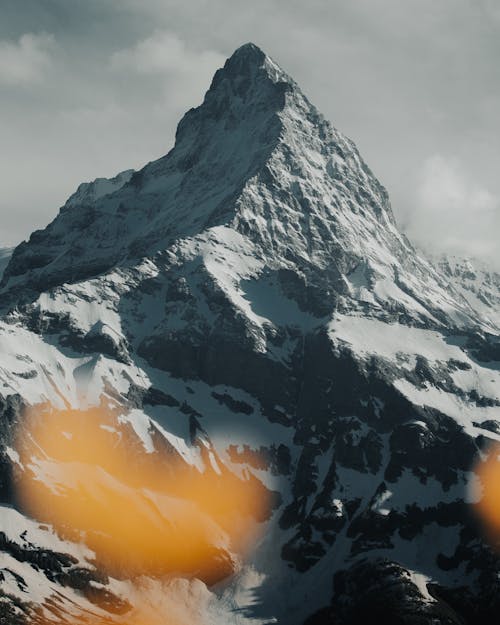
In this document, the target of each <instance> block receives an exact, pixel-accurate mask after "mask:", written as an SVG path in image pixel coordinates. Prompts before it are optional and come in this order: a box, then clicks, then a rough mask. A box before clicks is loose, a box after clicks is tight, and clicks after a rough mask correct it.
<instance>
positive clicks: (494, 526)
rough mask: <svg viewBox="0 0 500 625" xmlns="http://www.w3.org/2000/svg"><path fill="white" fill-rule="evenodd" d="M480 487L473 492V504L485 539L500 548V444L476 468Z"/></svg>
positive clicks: (494, 445) (496, 444) (494, 446)
mask: <svg viewBox="0 0 500 625" xmlns="http://www.w3.org/2000/svg"><path fill="white" fill-rule="evenodd" d="M474 472H475V473H476V475H477V476H478V478H479V485H478V486H476V487H475V488H474V490H473V493H472V495H473V498H474V500H475V501H476V503H474V504H473V506H474V508H475V510H476V511H477V513H478V515H479V518H480V520H481V522H482V524H483V527H484V531H485V537H486V539H487V540H488V542H489V543H490V544H491V545H492V546H493V547H496V548H497V549H498V548H500V443H495V444H493V445H492V446H491V447H490V449H489V450H488V452H487V455H486V457H485V459H483V460H480V461H479V462H478V463H477V465H476V466H475V468H474Z"/></svg>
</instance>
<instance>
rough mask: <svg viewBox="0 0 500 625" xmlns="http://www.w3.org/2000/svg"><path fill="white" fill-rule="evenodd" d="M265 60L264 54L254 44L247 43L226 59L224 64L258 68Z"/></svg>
mask: <svg viewBox="0 0 500 625" xmlns="http://www.w3.org/2000/svg"><path fill="white" fill-rule="evenodd" d="M265 59H266V54H265V52H263V51H262V50H261V49H260V48H259V46H256V45H255V44H254V43H252V42H248V43H244V44H243V45H242V46H240V47H239V48H237V49H236V50H235V51H234V52H233V54H232V55H231V56H230V57H229V58H228V59H227V61H226V64H232V65H235V64H244V65H245V66H247V67H248V66H256V67H260V66H261V65H262V63H263V62H264V60H265Z"/></svg>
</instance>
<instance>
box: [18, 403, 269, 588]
mask: <svg viewBox="0 0 500 625" xmlns="http://www.w3.org/2000/svg"><path fill="white" fill-rule="evenodd" d="M163 443H164V444H163V446H160V445H157V447H158V448H159V451H155V452H153V453H147V452H146V451H145V449H144V448H143V446H142V443H141V441H140V440H139V439H138V437H137V436H136V435H135V433H134V432H133V430H132V428H131V426H130V425H124V424H123V423H119V421H118V419H117V417H116V415H113V414H112V413H110V412H109V411H106V410H105V409H103V408H102V407H100V408H92V409H89V410H85V411H80V410H55V409H52V408H48V409H44V410H37V411H36V410H31V411H30V412H29V413H28V414H27V415H26V418H25V419H23V423H22V426H21V427H20V429H19V431H18V433H17V436H16V441H15V447H16V450H17V452H18V454H19V459H20V465H21V467H23V469H20V470H18V472H17V475H16V483H17V494H18V498H19V502H20V505H21V507H22V509H23V510H24V511H26V512H27V513H28V514H29V515H30V516H32V517H33V518H36V519H37V520H39V521H41V522H45V523H50V524H51V525H53V526H54V528H55V529H56V531H57V532H58V533H59V534H60V535H61V536H62V537H65V538H69V539H72V540H76V541H83V542H84V543H85V544H86V545H87V546H88V547H89V548H90V549H91V550H92V551H94V552H95V554H96V561H97V564H98V565H99V566H100V568H102V569H104V570H105V571H106V572H107V573H109V574H111V575H112V576H114V577H118V578H120V577H121V578H125V577H127V578H133V577H134V576H141V575H147V576H151V577H155V576H156V577H161V576H164V575H174V574H179V575H181V576H186V577H193V578H195V577H196V578H199V579H202V580H203V581H205V582H206V583H208V584H211V583H214V582H217V581H219V580H221V579H223V578H225V577H227V576H228V575H230V574H231V573H233V572H234V569H235V565H236V562H237V560H238V559H240V558H241V557H243V556H245V555H246V554H247V552H248V550H249V549H250V548H251V546H252V540H255V538H256V536H257V534H256V527H258V523H257V521H262V520H264V519H265V518H266V517H267V516H268V514H269V510H270V507H271V501H270V494H271V493H270V491H269V490H268V489H267V488H266V487H265V486H264V485H263V484H262V483H261V482H260V481H259V480H257V479H256V478H255V477H254V476H253V475H252V474H250V473H249V474H248V475H247V476H246V478H245V479H242V478H240V477H238V476H237V475H235V474H234V473H232V472H231V471H229V470H228V469H227V468H226V467H224V465H222V463H219V466H218V467H215V468H214V467H213V466H212V465H211V463H210V462H207V463H206V465H207V467H206V470H205V471H204V472H200V471H199V470H198V469H197V468H196V467H194V466H192V465H190V464H189V463H188V462H186V461H185V460H184V459H183V458H182V457H181V456H180V454H178V453H177V452H176V451H175V450H174V448H173V447H171V446H169V444H168V443H165V441H163ZM199 445H200V449H202V451H203V452H204V453H208V452H207V450H206V449H204V448H203V444H202V443H200V444H199ZM160 447H161V448H160Z"/></svg>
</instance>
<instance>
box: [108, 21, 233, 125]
mask: <svg viewBox="0 0 500 625" xmlns="http://www.w3.org/2000/svg"><path fill="white" fill-rule="evenodd" d="M224 61H225V56H224V55H222V54H219V53H218V52H215V51H213V50H207V49H203V50H196V49H194V48H192V47H190V46H188V45H186V43H185V42H184V40H183V39H181V38H180V37H179V36H177V35H175V34H173V33H171V32H169V31H155V32H154V33H153V34H152V35H151V36H149V37H147V38H146V39H142V40H141V41H138V42H137V43H135V44H134V45H133V46H132V47H130V48H125V49H122V50H118V51H116V52H114V53H113V54H112V55H111V58H110V67H111V69H112V70H114V72H115V73H118V74H119V73H123V74H126V75H127V77H128V79H129V80H130V77H131V73H132V72H133V73H135V74H136V76H137V77H138V78H142V79H143V80H144V85H145V86H146V88H147V85H151V83H152V82H155V83H157V85H160V86H162V90H163V99H164V101H165V102H167V103H168V105H169V106H170V107H172V108H173V109H174V110H175V111H176V112H177V113H181V112H184V109H185V108H189V107H191V106H193V105H194V104H195V103H196V102H198V101H199V100H200V98H201V96H202V94H203V93H204V91H205V90H206V88H207V86H208V85H209V84H210V80H211V77H212V75H213V74H214V72H215V70H216V69H217V68H218V67H220V66H221V65H223V64H224Z"/></svg>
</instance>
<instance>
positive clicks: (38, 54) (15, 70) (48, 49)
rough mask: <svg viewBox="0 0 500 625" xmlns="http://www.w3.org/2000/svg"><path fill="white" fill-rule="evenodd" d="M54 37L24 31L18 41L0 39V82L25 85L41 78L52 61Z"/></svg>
mask: <svg viewBox="0 0 500 625" xmlns="http://www.w3.org/2000/svg"><path fill="white" fill-rule="evenodd" d="M54 48H55V39H54V36H53V35H50V34H48V33H38V34H35V33H25V34H24V35H21V37H20V38H19V39H18V41H15V42H12V41H0V84H4V85H25V84H31V83H37V82H39V81H40V80H42V78H43V76H44V74H45V73H46V71H47V69H48V68H49V67H50V66H51V63H52V54H53V51H54Z"/></svg>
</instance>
